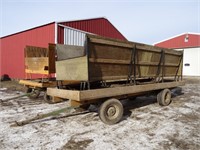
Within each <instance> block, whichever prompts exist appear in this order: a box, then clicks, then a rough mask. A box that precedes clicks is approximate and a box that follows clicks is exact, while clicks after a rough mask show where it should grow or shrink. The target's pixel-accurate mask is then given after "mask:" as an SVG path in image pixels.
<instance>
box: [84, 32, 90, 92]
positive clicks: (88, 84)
mask: <svg viewBox="0 0 200 150" xmlns="http://www.w3.org/2000/svg"><path fill="white" fill-rule="evenodd" d="M85 36H86V38H85V48H86V56H87V66H88V81H87V88H88V90H89V89H90V64H89V63H90V62H89V55H90V53H89V39H88V36H87V34H86V35H85Z"/></svg>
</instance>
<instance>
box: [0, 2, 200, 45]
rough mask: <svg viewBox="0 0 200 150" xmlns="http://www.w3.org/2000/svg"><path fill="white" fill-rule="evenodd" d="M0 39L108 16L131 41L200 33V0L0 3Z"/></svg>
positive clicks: (145, 41)
mask: <svg viewBox="0 0 200 150" xmlns="http://www.w3.org/2000/svg"><path fill="white" fill-rule="evenodd" d="M0 2H1V3H0V11H1V12H0V13H1V14H0V16H1V22H0V25H1V27H0V37H2V36H5V35H8V34H12V33H15V32H18V31H23V30H25V29H29V28H32V27H35V26H39V25H42V24H46V23H49V22H52V21H60V20H61V21H63V20H76V19H85V18H93V17H101V16H105V17H106V18H108V19H109V20H110V21H111V22H112V24H113V25H114V26H115V27H116V28H117V29H118V30H119V31H120V32H121V33H122V34H123V35H124V36H125V37H126V38H127V39H128V40H130V41H135V42H141V43H146V44H153V43H155V42H158V41H160V40H163V39H166V38H169V37H171V36H175V35H177V34H181V33H184V32H195V33H199V32H200V0H124V1H123V0H118V1H116V0H115V1H114V0H113V1H109V0H108V1H106V0H101V1H100V0H99V1H95V0H91V1H89V0H87V1H84V0H82V1H80V0H79V1H76V0H71V1H68V0H0Z"/></svg>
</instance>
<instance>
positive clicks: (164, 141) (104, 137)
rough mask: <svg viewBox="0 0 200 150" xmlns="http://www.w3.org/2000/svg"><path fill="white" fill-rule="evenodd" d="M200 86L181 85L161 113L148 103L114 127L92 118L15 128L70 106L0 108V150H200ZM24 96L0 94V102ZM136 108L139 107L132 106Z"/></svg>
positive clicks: (15, 103) (34, 103)
mask: <svg viewBox="0 0 200 150" xmlns="http://www.w3.org/2000/svg"><path fill="white" fill-rule="evenodd" d="M197 89H200V84H199V83H193V84H186V85H185V86H184V87H183V92H184V94H183V95H179V96H176V97H174V98H173V102H172V103H171V104H170V105H169V106H166V107H161V106H159V105H158V104H157V103H155V102H152V103H150V104H148V105H146V103H144V105H141V106H139V107H134V108H133V109H130V110H129V112H125V114H124V117H123V119H122V121H121V122H119V123H118V124H116V125H106V124H104V123H102V122H101V121H100V119H99V117H98V114H97V113H96V112H91V113H88V114H84V115H78V116H73V117H68V118H60V119H53V120H52V119H43V120H40V121H36V122H34V123H31V124H27V125H25V126H20V127H11V126H10V125H11V124H13V122H14V121H21V120H24V119H27V118H30V117H34V116H36V115H37V114H38V113H47V112H51V111H53V110H56V109H58V108H63V107H65V106H68V105H69V102H67V101H66V102H62V103H58V104H47V103H45V102H43V101H42V97H41V98H40V99H39V100H30V99H29V98H27V97H24V98H18V99H15V100H11V101H9V102H6V103H4V104H1V106H0V122H1V123H0V149H3V150H11V149H34V150H35V149H46V150H49V149H87V150H93V149H96V150H102V149H106V150H109V149H127V150H132V149H136V150H153V149H193V150H199V149H200V144H199V141H200V93H199V90H197ZM20 94H23V93H21V92H18V91H13V92H7V89H5V88H0V99H7V98H11V97H13V96H19V95H20ZM152 99H155V97H139V98H137V99H136V100H135V101H134V100H133V101H134V102H132V101H130V100H127V101H125V102H124V105H128V106H129V105H135V104H136V105H137V104H138V103H143V102H145V101H147V100H151V101H154V100H152ZM137 106H138V105H137Z"/></svg>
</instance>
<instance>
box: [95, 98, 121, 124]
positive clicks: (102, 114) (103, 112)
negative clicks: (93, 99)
mask: <svg viewBox="0 0 200 150" xmlns="http://www.w3.org/2000/svg"><path fill="white" fill-rule="evenodd" d="M111 107H112V108H113V107H114V109H115V111H116V113H115V114H114V116H112V117H113V118H111V117H109V116H108V114H107V111H108V109H109V108H111ZM123 113H124V108H123V105H122V103H121V102H120V101H119V100H117V99H109V100H107V101H105V102H103V103H102V104H101V106H100V108H99V118H100V119H101V121H102V122H103V123H105V124H108V125H113V124H116V123H118V122H119V121H120V120H121V119H122V116H123Z"/></svg>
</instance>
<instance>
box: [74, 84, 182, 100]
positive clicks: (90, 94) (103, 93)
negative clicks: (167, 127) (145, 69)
mask: <svg viewBox="0 0 200 150" xmlns="http://www.w3.org/2000/svg"><path fill="white" fill-rule="evenodd" d="M184 84H185V83H184V82H167V83H156V84H147V85H135V86H124V87H115V88H103V89H95V90H86V91H80V99H74V100H77V101H84V100H92V99H98V98H106V97H113V96H121V95H127V94H134V93H141V92H149V91H154V90H160V89H165V88H173V87H177V86H182V85H184Z"/></svg>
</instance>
